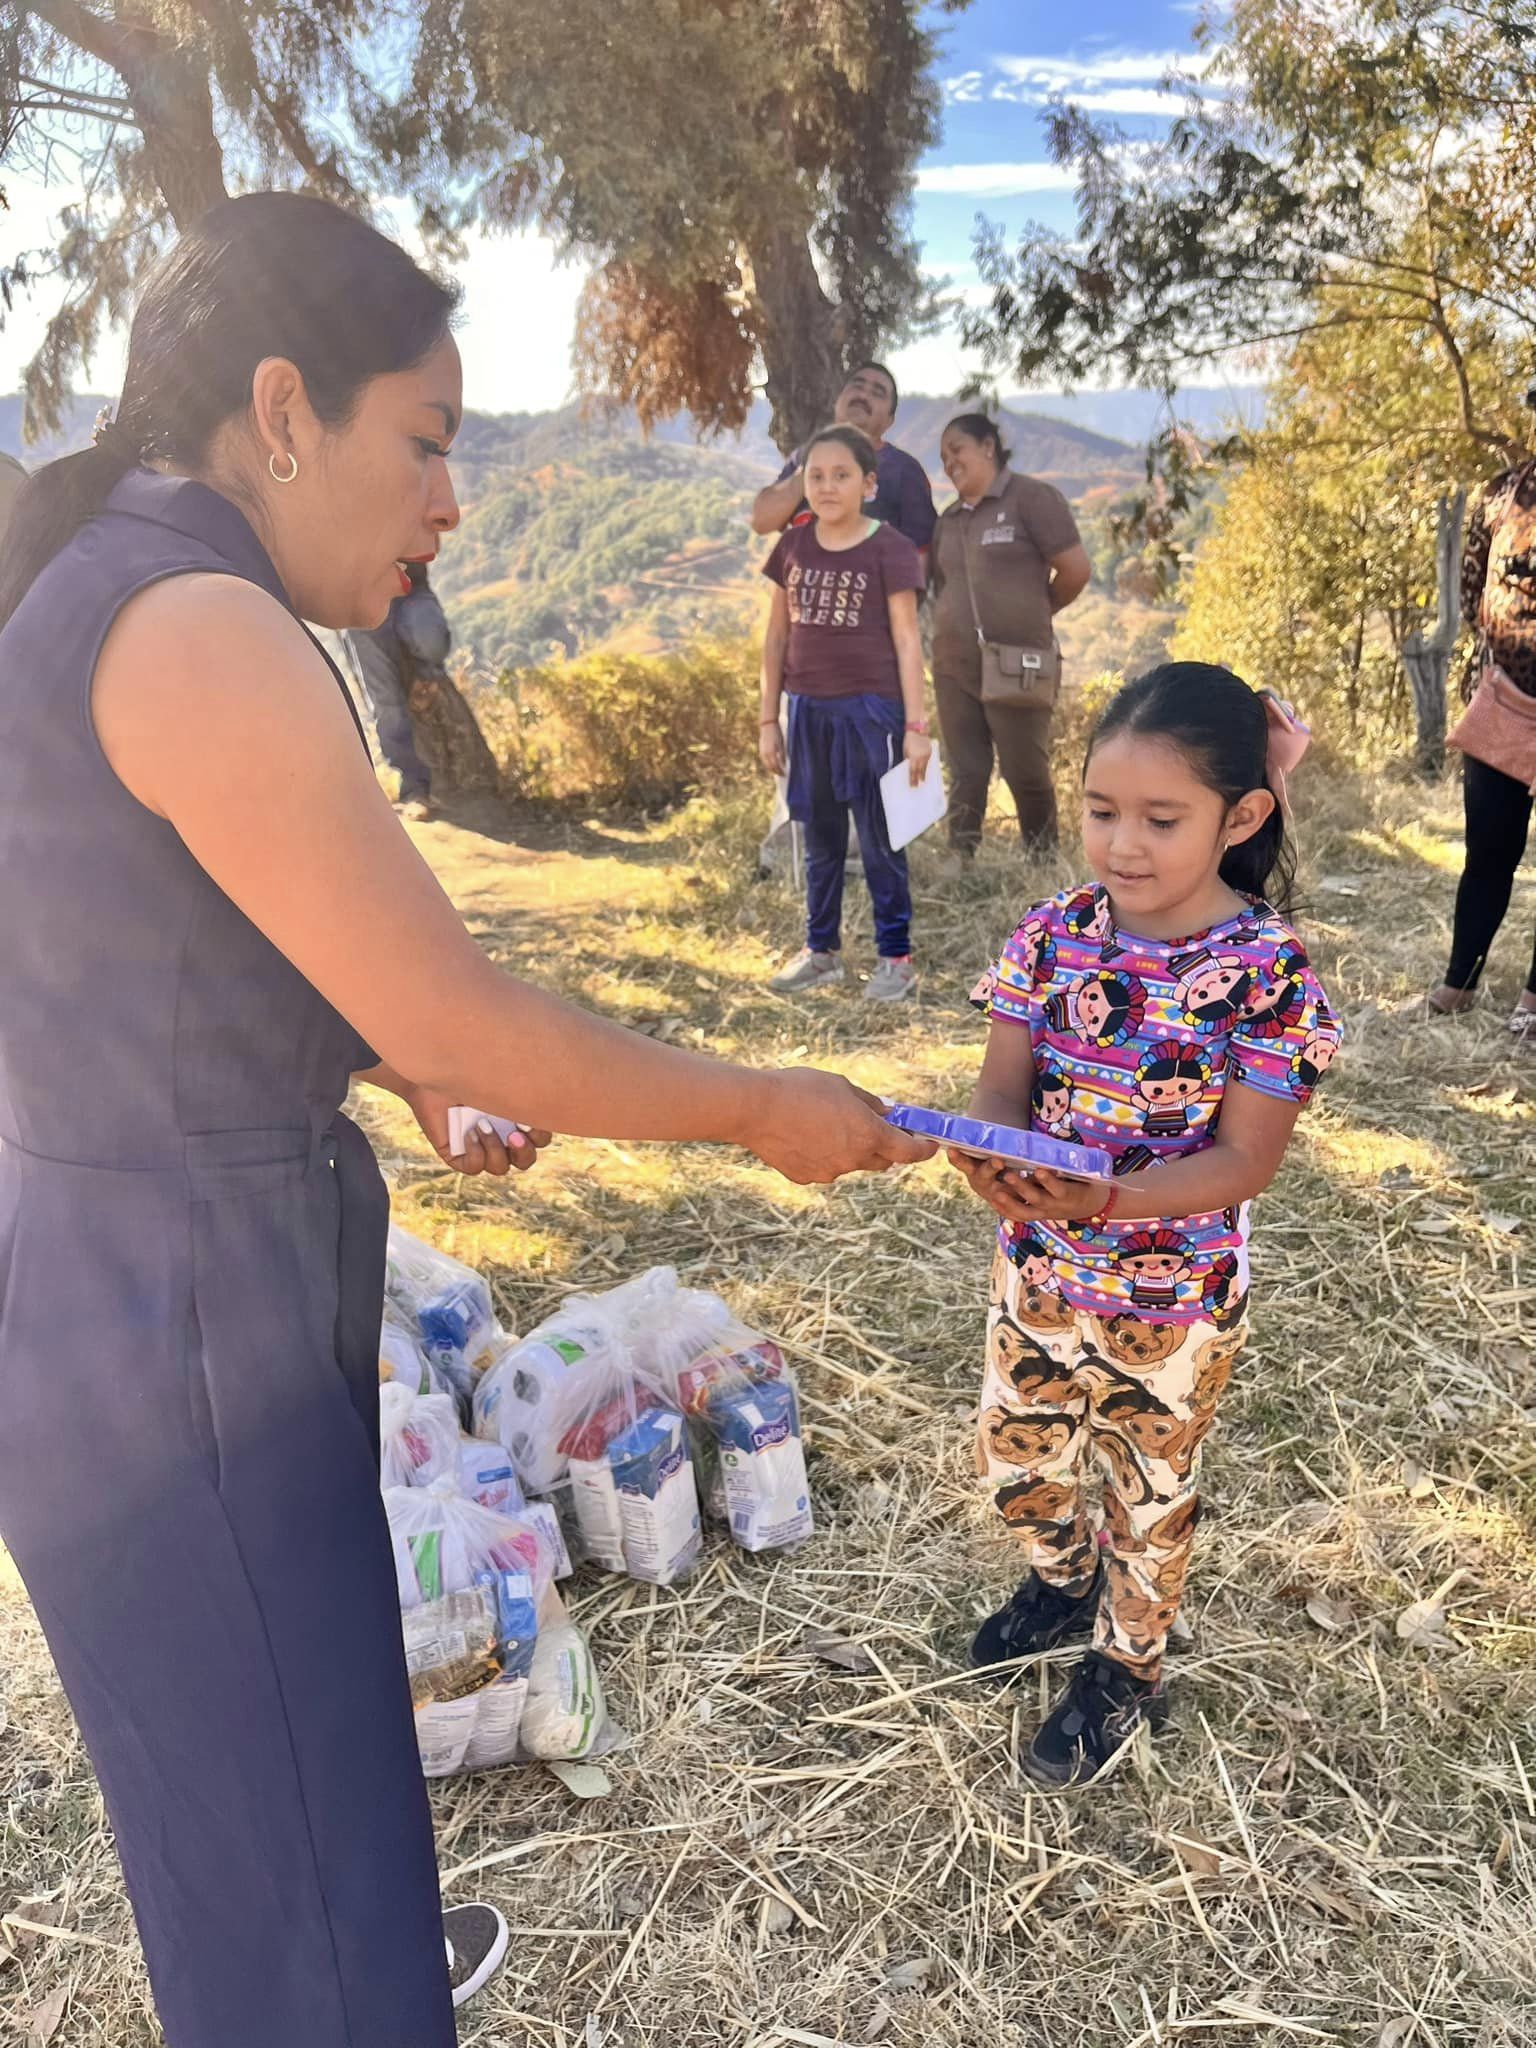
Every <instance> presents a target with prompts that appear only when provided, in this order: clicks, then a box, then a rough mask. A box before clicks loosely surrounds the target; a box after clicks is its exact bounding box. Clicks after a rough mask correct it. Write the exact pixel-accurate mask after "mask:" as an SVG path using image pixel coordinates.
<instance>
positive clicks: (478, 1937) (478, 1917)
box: [443, 1905, 507, 2005]
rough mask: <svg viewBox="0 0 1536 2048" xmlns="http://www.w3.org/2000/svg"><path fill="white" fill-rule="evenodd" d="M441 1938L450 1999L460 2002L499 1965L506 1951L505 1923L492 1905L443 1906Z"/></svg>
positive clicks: (486, 1980) (456, 2002)
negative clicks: (446, 1960)
mask: <svg viewBox="0 0 1536 2048" xmlns="http://www.w3.org/2000/svg"><path fill="white" fill-rule="evenodd" d="M443 1941H444V1945H445V1946H446V1948H447V1950H448V1978H449V1982H450V1983H451V1984H452V1986H453V2002H454V2004H455V2005H463V2004H464V2003H465V2001H466V2000H468V1999H471V1998H473V1997H474V1995H475V1993H476V1992H477V1991H479V1990H481V1989H483V1987H484V1986H485V1984H486V1983H487V1982H488V1981H489V1980H490V1978H491V1977H493V1976H494V1975H495V1973H496V1971H497V1970H499V1969H500V1967H501V1962H502V1958H503V1957H504V1956H505V1955H506V1952H507V1923H506V1921H505V1920H504V1919H503V1918H502V1916H501V1915H500V1913H498V1912H497V1910H496V1908H495V1907H494V1906H479V1905H473V1906H445V1907H444V1908H443Z"/></svg>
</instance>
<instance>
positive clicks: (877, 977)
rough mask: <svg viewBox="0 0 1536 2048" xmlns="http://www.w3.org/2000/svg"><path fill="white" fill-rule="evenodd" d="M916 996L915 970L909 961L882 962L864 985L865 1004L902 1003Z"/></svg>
mask: <svg viewBox="0 0 1536 2048" xmlns="http://www.w3.org/2000/svg"><path fill="white" fill-rule="evenodd" d="M916 994H917V969H916V968H915V967H914V966H913V965H912V962H911V961H910V960H882V961H881V962H880V965H879V966H878V967H877V968H876V969H875V971H874V973H873V974H872V975H871V976H870V977H869V979H868V981H866V982H865V984H864V1000H865V1002H866V1003H904V1002H906V1001H907V1000H908V998H909V997H911V996H915V995H916Z"/></svg>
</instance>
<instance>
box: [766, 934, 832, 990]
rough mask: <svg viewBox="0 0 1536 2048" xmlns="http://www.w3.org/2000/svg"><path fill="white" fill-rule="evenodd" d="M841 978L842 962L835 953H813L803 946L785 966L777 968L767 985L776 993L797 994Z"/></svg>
mask: <svg viewBox="0 0 1536 2048" xmlns="http://www.w3.org/2000/svg"><path fill="white" fill-rule="evenodd" d="M842 978H843V963H842V961H841V960H840V959H839V957H838V955H837V954H836V953H813V952H812V951H811V949H810V947H809V946H804V947H802V948H801V950H800V951H799V952H798V953H797V954H796V955H795V957H794V959H793V960H791V961H790V963H789V965H788V966H787V967H781V968H780V969H779V971H778V973H777V974H776V975H775V976H774V977H773V979H772V981H770V982H769V984H768V986H769V987H770V988H771V989H772V990H773V991H774V992H775V994H777V995H781V996H797V995H803V994H804V993H805V991H806V990H807V989H810V988H822V987H824V986H826V985H827V984H828V983H830V982H834V981H841V980H842Z"/></svg>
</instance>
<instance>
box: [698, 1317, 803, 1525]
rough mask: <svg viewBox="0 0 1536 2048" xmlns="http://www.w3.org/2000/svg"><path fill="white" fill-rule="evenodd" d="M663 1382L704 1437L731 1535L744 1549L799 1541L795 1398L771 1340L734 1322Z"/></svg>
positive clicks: (799, 1447) (799, 1437) (799, 1442)
mask: <svg viewBox="0 0 1536 2048" xmlns="http://www.w3.org/2000/svg"><path fill="white" fill-rule="evenodd" d="M670 1387H671V1391H672V1393H673V1396H674V1398H675V1399H676V1401H677V1403H678V1405H679V1407H680V1408H681V1409H682V1410H683V1412H684V1413H685V1414H686V1415H687V1416H688V1418H689V1422H690V1425H691V1426H692V1428H693V1429H694V1431H695V1433H696V1436H697V1435H703V1436H705V1437H706V1438H707V1439H708V1440H709V1443H710V1446H711V1451H712V1454H713V1457H714V1459H715V1460H716V1461H717V1465H716V1467H715V1469H716V1470H718V1475H719V1486H720V1490H721V1493H722V1494H723V1496H724V1499H723V1506H724V1510H725V1519H726V1520H727V1521H728V1522H729V1524H730V1530H731V1536H732V1538H733V1539H734V1541H735V1542H737V1543H739V1544H740V1545H741V1547H742V1549H744V1550H782V1549H785V1548H787V1547H789V1546H790V1545H793V1544H799V1543H803V1542H805V1541H806V1539H807V1538H808V1537H809V1536H810V1535H811V1534H812V1533H813V1532H814V1528H815V1519H814V1516H813V1513H812V1510H811V1498H810V1485H809V1481H808V1479H807V1476H806V1469H805V1438H804V1432H803V1430H802V1427H801V1421H800V1400H799V1395H798V1392H797V1390H796V1387H795V1382H794V1376H793V1374H791V1372H790V1371H789V1368H788V1367H787V1366H786V1365H785V1363H784V1354H783V1353H782V1352H781V1351H780V1350H779V1347H778V1345H777V1344H775V1343H774V1342H773V1340H772V1339H771V1338H769V1337H763V1336H761V1335H759V1334H758V1333H757V1332H756V1331H753V1330H749V1329H747V1328H746V1326H745V1325H744V1324H739V1323H736V1324H733V1327H732V1328H731V1330H730V1331H729V1332H728V1333H727V1334H726V1336H725V1337H724V1338H723V1339H722V1341H721V1342H720V1343H719V1344H718V1345H717V1347H716V1348H715V1349H713V1350H709V1351H705V1352H703V1353H701V1354H700V1355H699V1356H698V1357H696V1358H693V1359H690V1360H689V1361H688V1363H687V1364H686V1365H684V1366H682V1367H680V1368H678V1369H677V1370H676V1371H675V1372H674V1374H673V1375H672V1378H671V1380H670ZM703 1462H704V1463H705V1465H706V1467H707V1466H708V1464H709V1458H708V1457H707V1456H706V1457H705V1459H704V1461H703ZM711 1477H713V1474H711Z"/></svg>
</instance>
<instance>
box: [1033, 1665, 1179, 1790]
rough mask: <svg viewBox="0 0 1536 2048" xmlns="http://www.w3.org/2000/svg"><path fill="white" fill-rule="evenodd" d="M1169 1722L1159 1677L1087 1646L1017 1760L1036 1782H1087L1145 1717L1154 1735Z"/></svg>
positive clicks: (1055, 1783) (1045, 1783)
mask: <svg viewBox="0 0 1536 2048" xmlns="http://www.w3.org/2000/svg"><path fill="white" fill-rule="evenodd" d="M1167 1720H1168V1695H1167V1693H1166V1692H1165V1691H1164V1689H1163V1684H1162V1681H1161V1679H1150V1678H1138V1677H1137V1676H1136V1673H1135V1672H1134V1671H1130V1670H1128V1669H1127V1668H1126V1666H1125V1665H1124V1664H1117V1663H1116V1662H1115V1660H1114V1658H1113V1657H1106V1656H1105V1655H1104V1654H1103V1652H1102V1651H1100V1650H1090V1651H1089V1652H1088V1654H1087V1656H1086V1657H1085V1658H1084V1659H1083V1661H1082V1663H1081V1664H1079V1665H1078V1667H1077V1669H1076V1670H1075V1671H1074V1672H1073V1674H1072V1676H1071V1678H1070V1679H1069V1680H1068V1681H1067V1689H1066V1691H1065V1692H1064V1693H1063V1694H1062V1696H1061V1698H1060V1699H1059V1700H1058V1701H1057V1702H1056V1705H1055V1706H1054V1707H1053V1708H1052V1710H1051V1712H1050V1714H1049V1716H1048V1717H1047V1719H1046V1720H1045V1721H1043V1722H1042V1723H1041V1726H1040V1729H1039V1732H1038V1733H1037V1735H1036V1736H1035V1739H1034V1741H1033V1742H1032V1743H1031V1744H1030V1746H1029V1749H1028V1750H1027V1752H1026V1753H1025V1754H1024V1755H1023V1756H1022V1757H1021V1758H1020V1759H1019V1763H1020V1766H1021V1768H1022V1769H1023V1770H1024V1772H1025V1773H1026V1775H1027V1776H1029V1777H1031V1778H1033V1779H1034V1780H1035V1782H1036V1784H1039V1785H1086V1784H1088V1783H1089V1782H1090V1781H1091V1780H1092V1779H1094V1778H1096V1777H1097V1776H1098V1774H1099V1772H1100V1771H1101V1770H1102V1769H1103V1768H1104V1766H1105V1764H1107V1763H1108V1762H1109V1760H1110V1758H1111V1757H1112V1756H1113V1755H1114V1754H1115V1752H1116V1751H1117V1750H1118V1749H1119V1748H1120V1746H1121V1744H1122V1743H1123V1742H1125V1741H1126V1739H1127V1738H1128V1737H1129V1736H1130V1735H1132V1734H1134V1733H1135V1731H1136V1729H1137V1728H1138V1727H1139V1725H1140V1724H1141V1723H1142V1722H1143V1721H1145V1722H1146V1723H1147V1724H1148V1726H1149V1727H1150V1728H1151V1730H1152V1732H1153V1734H1154V1735H1155V1734H1156V1733H1157V1731H1158V1729H1159V1728H1162V1727H1164V1726H1165V1725H1166V1723H1167Z"/></svg>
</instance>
